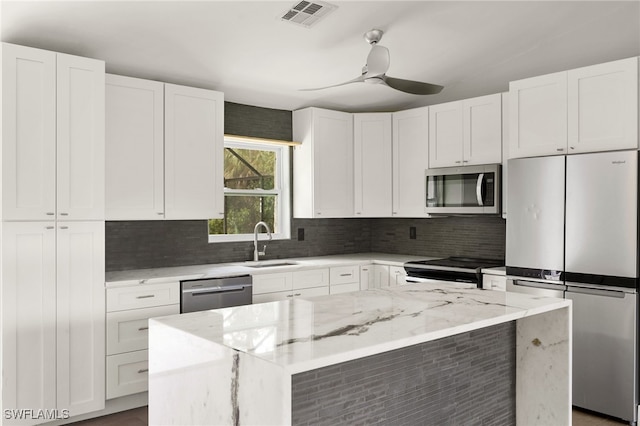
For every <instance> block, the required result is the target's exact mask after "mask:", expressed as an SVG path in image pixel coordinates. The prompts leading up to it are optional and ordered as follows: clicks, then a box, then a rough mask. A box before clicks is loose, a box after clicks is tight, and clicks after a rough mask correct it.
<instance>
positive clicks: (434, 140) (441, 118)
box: [429, 101, 464, 169]
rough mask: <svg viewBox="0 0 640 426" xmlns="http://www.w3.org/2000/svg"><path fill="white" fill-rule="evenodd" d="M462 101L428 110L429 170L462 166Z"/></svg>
mask: <svg viewBox="0 0 640 426" xmlns="http://www.w3.org/2000/svg"><path fill="white" fill-rule="evenodd" d="M463 138H464V135H463V131H462V101H456V102H447V103H444V104H438V105H432V106H431V107H430V108H429V168H431V169H435V168H438V167H450V166H460V165H462V161H463V159H462V153H463V149H462V141H463Z"/></svg>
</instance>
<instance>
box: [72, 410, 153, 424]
mask: <svg viewBox="0 0 640 426" xmlns="http://www.w3.org/2000/svg"><path fill="white" fill-rule="evenodd" d="M71 424H72V425H73V426H147V425H148V424H149V415H148V410H147V407H140V408H134V409H133V410H127V411H121V412H119V413H115V414H111V415H108V416H103V417H96V418H95V419H89V420H83V421H81V422H75V423H71Z"/></svg>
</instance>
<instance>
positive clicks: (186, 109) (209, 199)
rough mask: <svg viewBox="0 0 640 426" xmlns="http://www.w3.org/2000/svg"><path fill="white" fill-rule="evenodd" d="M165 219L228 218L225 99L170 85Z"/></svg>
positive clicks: (167, 90) (166, 121) (217, 94)
mask: <svg viewBox="0 0 640 426" xmlns="http://www.w3.org/2000/svg"><path fill="white" fill-rule="evenodd" d="M164 95H165V115H164V126H165V127H164V129H165V135H164V137H165V140H164V142H165V159H164V160H165V167H164V172H165V218H166V219H182V220H186V219H214V218H222V217H223V216H224V193H223V185H224V183H223V155H224V133H223V132H224V130H223V129H224V126H223V120H224V97H223V94H222V93H220V92H214V91H212V90H204V89H196V88H193V87H184V86H176V85H173V84H165V92H164Z"/></svg>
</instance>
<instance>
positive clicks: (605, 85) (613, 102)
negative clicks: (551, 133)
mask: <svg viewBox="0 0 640 426" xmlns="http://www.w3.org/2000/svg"><path fill="white" fill-rule="evenodd" d="M567 82H568V87H567V89H568V108H569V109H568V118H569V123H568V132H569V133H568V144H569V153H573V152H592V151H601V150H615V149H637V148H638V59H637V58H629V59H623V60H620V61H614V62H608V63H605V64H599V65H594V66H590V67H584V68H578V69H575V70H571V71H569V72H568V74H567Z"/></svg>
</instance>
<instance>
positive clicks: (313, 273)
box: [291, 268, 329, 290]
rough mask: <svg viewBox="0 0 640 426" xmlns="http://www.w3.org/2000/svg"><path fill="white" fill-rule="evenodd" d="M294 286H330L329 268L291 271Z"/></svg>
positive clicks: (294, 287)
mask: <svg viewBox="0 0 640 426" xmlns="http://www.w3.org/2000/svg"><path fill="white" fill-rule="evenodd" d="M291 278H292V288H293V289H294V290H298V289H301V288H312V287H327V288H328V287H329V268H322V269H311V270H306V271H296V272H292V273H291Z"/></svg>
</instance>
